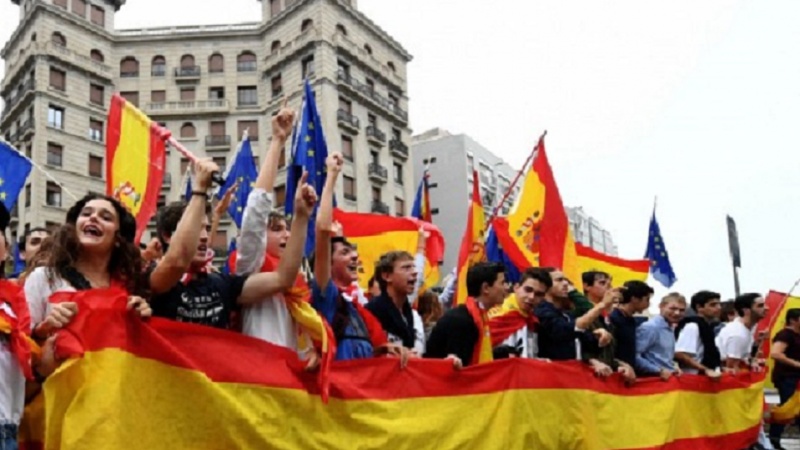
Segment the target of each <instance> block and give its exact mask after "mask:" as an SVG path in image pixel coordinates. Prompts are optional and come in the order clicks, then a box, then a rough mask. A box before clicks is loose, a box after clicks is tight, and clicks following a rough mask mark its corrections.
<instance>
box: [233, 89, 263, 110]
mask: <svg viewBox="0 0 800 450" xmlns="http://www.w3.org/2000/svg"><path fill="white" fill-rule="evenodd" d="M236 99H237V102H238V104H239V106H252V105H257V104H258V88H257V87H256V86H239V87H238V88H236Z"/></svg>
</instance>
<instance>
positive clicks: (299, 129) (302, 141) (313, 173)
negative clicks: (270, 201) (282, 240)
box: [284, 80, 336, 257]
mask: <svg viewBox="0 0 800 450" xmlns="http://www.w3.org/2000/svg"><path fill="white" fill-rule="evenodd" d="M327 158H328V145H327V144H326V143H325V134H324V133H323V132H322V120H320V117H319V113H318V112H317V103H316V101H315V100H314V91H312V90H311V84H309V82H308V80H306V82H305V89H304V93H303V106H302V109H301V111H300V120H299V121H298V122H297V125H296V126H295V129H294V133H293V134H292V150H291V162H290V163H289V166H288V167H287V168H286V206H285V208H284V211H285V212H286V217H288V218H291V217H292V214H293V213H294V197H295V193H296V192H297V187H298V186H297V183H298V182H299V181H300V177H301V176H302V175H303V171H304V170H305V171H306V172H308V184H310V185H311V186H313V187H314V189H315V190H316V191H317V196H321V195H322V188H323V187H324V186H325V178H326V176H327V167H326V166H325V160H326V159H327ZM335 204H336V200H335V199H334V205H335ZM316 217H317V208H316V207H315V208H314V211H313V213H312V214H311V220H310V221H309V223H308V238H307V239H306V248H305V253H304V254H305V256H306V257H307V256H309V255H311V253H312V252H313V251H314V246H315V244H316V235H315V233H314V230H315V226H316V225H315V222H316Z"/></svg>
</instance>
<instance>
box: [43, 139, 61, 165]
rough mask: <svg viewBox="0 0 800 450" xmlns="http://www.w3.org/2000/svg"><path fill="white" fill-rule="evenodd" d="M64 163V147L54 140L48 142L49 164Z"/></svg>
mask: <svg viewBox="0 0 800 450" xmlns="http://www.w3.org/2000/svg"><path fill="white" fill-rule="evenodd" d="M63 163H64V147H63V146H61V145H58V144H54V143H52V142H48V143H47V165H48V166H53V167H61V166H62V165H63Z"/></svg>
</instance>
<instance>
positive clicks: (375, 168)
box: [369, 163, 389, 183]
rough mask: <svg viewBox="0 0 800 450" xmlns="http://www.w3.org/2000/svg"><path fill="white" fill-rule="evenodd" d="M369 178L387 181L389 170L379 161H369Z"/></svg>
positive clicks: (382, 181)
mask: <svg viewBox="0 0 800 450" xmlns="http://www.w3.org/2000/svg"><path fill="white" fill-rule="evenodd" d="M369 178H370V179H371V180H373V181H379V182H381V183H385V182H386V181H387V180H388V179H389V171H388V170H387V169H386V167H383V166H382V165H380V164H378V163H369Z"/></svg>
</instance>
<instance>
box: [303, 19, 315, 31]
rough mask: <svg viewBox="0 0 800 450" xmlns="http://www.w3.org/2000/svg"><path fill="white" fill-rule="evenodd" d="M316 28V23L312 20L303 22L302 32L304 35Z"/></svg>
mask: <svg viewBox="0 0 800 450" xmlns="http://www.w3.org/2000/svg"><path fill="white" fill-rule="evenodd" d="M313 26H314V21H313V20H311V19H305V20H303V23H302V24H301V25H300V32H301V33H303V32H305V31H307V30H308V29H309V28H311V27H313Z"/></svg>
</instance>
